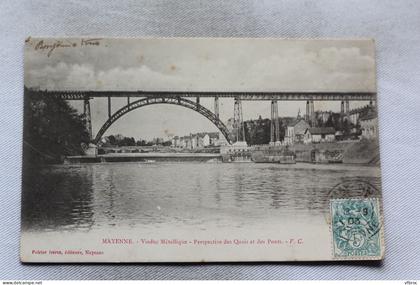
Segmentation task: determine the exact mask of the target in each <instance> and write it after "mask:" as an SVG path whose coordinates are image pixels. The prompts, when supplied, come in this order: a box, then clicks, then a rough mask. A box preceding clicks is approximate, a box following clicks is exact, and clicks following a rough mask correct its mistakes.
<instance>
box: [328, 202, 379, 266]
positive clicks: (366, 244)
mask: <svg viewBox="0 0 420 285" xmlns="http://www.w3.org/2000/svg"><path fill="white" fill-rule="evenodd" d="M330 205H331V208H330V209H331V232H332V236H333V254H334V258H337V259H355V258H372V259H379V258H380V257H381V248H382V247H381V242H382V241H381V240H382V239H381V220H380V213H379V199H377V198H350V199H332V200H331V202H330Z"/></svg>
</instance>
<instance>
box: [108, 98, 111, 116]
mask: <svg viewBox="0 0 420 285" xmlns="http://www.w3.org/2000/svg"><path fill="white" fill-rule="evenodd" d="M108 118H111V97H110V96H108Z"/></svg>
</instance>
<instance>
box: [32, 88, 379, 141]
mask: <svg viewBox="0 0 420 285" xmlns="http://www.w3.org/2000/svg"><path fill="white" fill-rule="evenodd" d="M26 91H29V93H30V96H31V97H55V98H61V99H64V100H81V101H83V102H84V114H85V118H86V127H87V128H88V131H89V134H90V137H91V139H92V142H93V143H95V144H97V143H98V142H99V141H100V140H101V138H102V135H104V133H105V131H106V130H107V129H108V128H109V127H110V125H111V124H113V123H114V122H115V121H116V120H118V119H119V118H120V117H122V116H123V115H125V114H126V113H128V112H131V111H132V110H135V109H137V108H139V107H142V106H147V105H151V104H174V105H179V106H182V107H186V108H189V109H192V110H194V111H196V112H198V113H200V114H201V115H203V116H204V117H206V118H207V119H209V120H210V121H211V122H212V123H213V124H214V125H215V126H216V127H217V128H218V129H219V130H220V132H221V133H222V135H223V136H224V137H225V138H226V140H227V141H228V142H229V143H231V142H232V138H231V136H230V135H229V133H228V131H227V128H226V126H225V125H224V124H223V122H222V121H221V120H220V119H219V99H221V98H234V99H235V100H234V106H233V107H234V124H233V129H234V134H233V141H244V140H245V129H244V124H243V115H242V103H241V102H242V101H271V142H272V143H276V142H278V141H279V140H280V132H279V120H278V104H277V102H278V101H306V114H305V119H306V120H307V121H308V122H309V124H310V125H313V124H315V110H314V101H341V115H342V118H344V117H348V118H349V116H350V115H352V114H353V113H352V112H351V110H350V102H351V101H368V102H369V105H372V102H373V101H376V93H375V92H223V91H222V92H219V91H118V90H115V91H89V90H58V91H57V90H32V89H26V88H25V92H26ZM95 98H107V99H108V120H107V121H106V122H105V123H104V124H103V126H102V127H101V128H100V130H99V132H98V133H97V135H96V136H93V134H92V124H91V112H90V100H92V99H95ZM112 98H127V104H126V105H125V106H124V107H122V108H121V109H119V110H117V111H116V112H114V113H113V112H112V104H111V103H112V100H111V99H112ZM193 98H195V100H194V99H193ZM200 98H214V110H213V112H212V111H210V110H208V109H207V108H205V107H204V106H203V105H201V104H200ZM130 100H133V102H130Z"/></svg>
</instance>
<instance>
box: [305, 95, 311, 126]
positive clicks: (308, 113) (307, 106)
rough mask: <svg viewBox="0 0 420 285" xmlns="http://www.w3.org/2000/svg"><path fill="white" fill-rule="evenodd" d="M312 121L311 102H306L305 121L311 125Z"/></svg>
mask: <svg viewBox="0 0 420 285" xmlns="http://www.w3.org/2000/svg"><path fill="white" fill-rule="evenodd" d="M309 120H310V109H309V100H308V101H306V113H305V121H306V122H308V123H309Z"/></svg>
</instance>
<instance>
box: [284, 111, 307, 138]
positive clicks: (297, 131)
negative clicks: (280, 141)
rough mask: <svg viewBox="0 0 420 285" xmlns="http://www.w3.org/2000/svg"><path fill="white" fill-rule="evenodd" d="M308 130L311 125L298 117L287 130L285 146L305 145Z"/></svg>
mask: <svg viewBox="0 0 420 285" xmlns="http://www.w3.org/2000/svg"><path fill="white" fill-rule="evenodd" d="M308 128H310V126H309V124H308V123H307V122H306V121H305V120H304V119H303V118H301V117H300V116H299V115H298V117H297V119H296V120H295V121H293V122H291V123H290V124H289V125H288V126H287V128H286V134H285V137H284V141H285V144H288V145H292V144H295V143H303V142H304V136H305V131H306V130H307V129H308Z"/></svg>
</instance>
